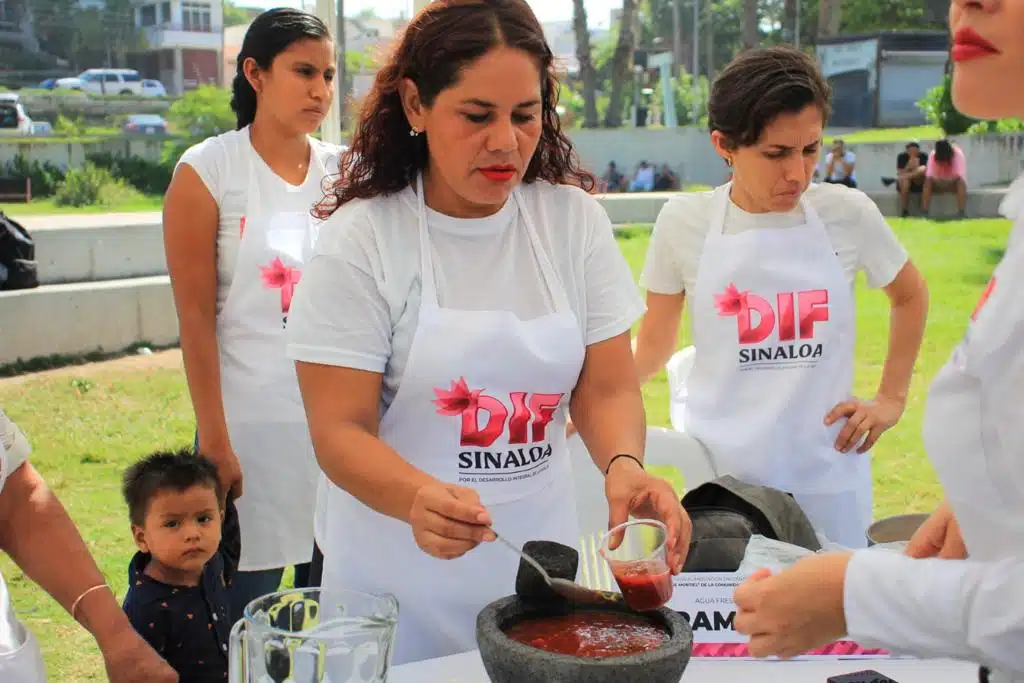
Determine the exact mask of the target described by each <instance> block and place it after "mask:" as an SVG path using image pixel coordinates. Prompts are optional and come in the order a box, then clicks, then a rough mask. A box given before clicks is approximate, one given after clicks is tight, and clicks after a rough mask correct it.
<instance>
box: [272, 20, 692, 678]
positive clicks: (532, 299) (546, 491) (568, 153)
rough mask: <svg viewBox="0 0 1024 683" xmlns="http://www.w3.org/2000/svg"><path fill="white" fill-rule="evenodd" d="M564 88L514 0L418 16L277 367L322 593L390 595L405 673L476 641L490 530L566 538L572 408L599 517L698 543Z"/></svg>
mask: <svg viewBox="0 0 1024 683" xmlns="http://www.w3.org/2000/svg"><path fill="white" fill-rule="evenodd" d="M557 83H558V81H557V78H556V74H555V67H554V58H553V55H552V52H551V49H550V47H549V46H548V44H547V43H546V41H545V38H544V32H543V30H542V28H541V25H540V23H539V22H538V21H537V18H536V16H535V15H534V14H533V12H532V11H531V10H530V7H529V5H528V4H527V2H526V0H477V1H476V2H473V1H470V2H467V1H466V0H434V2H432V3H430V4H429V5H427V6H426V7H425V8H424V9H423V10H421V12H420V13H419V14H418V15H417V16H416V17H415V18H414V19H413V20H412V22H411V23H410V25H409V27H408V28H407V29H406V31H405V32H404V34H403V37H402V38H401V39H400V41H399V43H398V44H397V46H396V49H395V51H394V53H393V56H392V57H391V59H390V60H389V61H387V62H386V63H384V64H383V65H382V66H381V70H380V71H379V72H378V75H377V79H376V81H375V83H374V86H373V88H372V89H371V91H370V93H369V94H368V95H367V99H366V104H365V105H364V107H363V109H362V111H361V112H360V115H359V120H358V121H357V122H356V126H355V132H354V134H353V138H352V142H351V149H350V150H349V152H347V153H346V156H345V157H344V160H343V163H342V169H343V170H342V176H341V179H340V183H339V184H338V185H337V186H336V187H335V190H334V197H333V198H332V200H331V201H329V202H328V205H327V206H326V207H325V210H327V211H333V213H332V214H331V216H330V218H329V219H328V220H327V222H326V223H325V225H324V229H323V231H322V233H321V238H320V241H319V243H318V244H317V248H316V253H315V254H314V255H313V257H312V258H311V259H310V261H309V263H308V264H307V267H306V271H305V279H304V281H303V286H302V287H301V288H300V289H299V291H298V293H297V294H296V299H295V303H294V305H293V310H292V316H291V320H290V323H289V329H288V336H289V343H288V354H289V355H290V356H291V357H292V358H294V359H296V361H298V362H297V364H296V365H297V368H298V375H299V383H300V387H301V389H302V396H303V400H304V402H305V406H306V412H307V413H308V415H309V425H310V431H311V433H312V435H313V442H314V445H315V448H316V455H317V459H318V460H319V462H320V465H321V467H322V468H323V470H324V472H325V473H326V475H327V477H329V479H330V482H331V484H330V485H329V487H327V496H326V497H327V514H326V516H325V519H326V529H325V534H324V537H323V538H324V541H323V542H322V546H323V554H324V558H325V559H324V570H323V584H322V586H323V590H324V595H325V598H324V601H323V602H325V603H327V604H328V605H329V604H330V602H331V599H330V595H331V593H330V591H332V590H334V589H336V588H348V589H357V590H361V591H364V592H369V593H391V594H394V595H395V596H397V598H398V602H399V604H400V606H401V607H400V609H401V618H400V619H399V621H398V634H397V641H396V649H395V654H394V661H395V663H396V664H399V663H405V662H411V661H419V660H422V659H429V658H433V657H440V656H444V655H448V654H453V653H456V652H461V651H466V650H471V649H473V648H475V647H476V639H475V625H476V617H477V614H478V613H479V612H480V610H482V609H483V608H484V607H485V606H486V605H487V604H488V603H490V602H492V601H493V600H496V599H498V598H500V597H503V596H506V595H509V594H511V593H513V592H514V587H515V581H516V571H517V568H518V566H519V562H518V560H517V559H516V557H515V555H513V554H511V553H510V552H509V550H508V549H506V548H502V547H500V546H499V545H496V544H492V543H491V542H490V541H494V540H496V539H495V536H494V534H495V533H499V534H502V536H503V537H505V538H507V539H508V540H509V541H510V542H512V543H515V544H517V545H521V544H523V543H525V542H526V541H530V540H546V541H555V542H560V543H562V544H564V545H567V546H569V547H570V548H576V547H578V545H579V533H580V532H579V529H578V525H577V520H576V514H575V503H574V490H573V478H572V474H571V469H570V462H569V453H568V449H567V446H566V437H565V422H566V413H567V410H571V412H572V414H573V416H574V418H575V420H576V424H577V425H578V427H579V431H580V434H581V436H582V437H583V440H584V442H585V444H586V446H587V448H588V449H589V451H590V453H591V454H592V456H593V460H594V464H595V465H596V466H597V467H598V468H600V470H601V471H602V473H605V475H606V479H605V495H606V496H607V499H608V501H609V509H610V513H609V516H610V520H609V521H610V522H611V523H612V524H617V523H619V522H624V521H625V520H626V519H627V516H628V515H629V514H633V515H634V516H636V517H657V518H659V519H661V520H663V521H664V522H665V523H666V525H667V527H668V530H669V540H668V548H669V564H670V565H671V566H670V567H668V568H666V569H667V570H669V569H671V570H672V571H675V572H678V571H679V570H680V569H681V568H682V562H683V558H684V556H685V552H686V550H687V549H688V547H689V530H690V526H689V520H688V518H687V517H686V516H685V512H684V511H683V508H682V506H681V504H680V501H679V499H678V497H677V496H676V494H675V492H674V491H673V490H672V487H671V486H670V485H669V484H668V482H666V481H664V480H662V479H659V478H657V477H654V476H651V475H650V474H648V473H647V472H646V471H645V469H644V467H643V464H642V461H643V454H644V438H645V434H646V424H645V416H644V406H643V400H642V397H641V392H640V386H639V384H638V382H637V378H636V372H635V370H634V368H633V364H632V357H631V353H630V346H629V330H630V326H631V325H632V324H633V322H634V321H635V320H636V319H637V318H639V316H640V315H641V313H642V311H643V303H642V301H641V300H640V298H639V296H638V294H637V291H636V287H635V285H634V284H633V280H632V276H631V274H630V271H629V268H628V265H627V263H626V261H625V258H624V257H623V256H622V254H621V252H620V251H619V249H618V247H617V245H616V243H615V239H614V236H613V233H612V226H611V224H610V221H609V220H608V216H607V214H605V212H604V211H603V210H602V209H601V206H600V205H599V204H598V203H597V201H596V199H594V198H593V197H591V196H589V195H588V194H587V192H586V191H584V189H581V186H582V187H583V188H586V189H587V190H591V189H593V188H594V186H595V179H594V178H593V176H591V175H590V174H589V173H586V172H584V171H582V170H580V168H579V166H578V165H577V161H576V156H575V153H574V151H573V149H572V145H571V143H570V141H569V139H568V138H567V137H566V136H565V135H564V134H562V133H561V132H560V130H559V125H558V114H557V113H556V112H555V103H556V100H557V92H558V91H557V88H558V85H557ZM492 527H493V529H492ZM325 614H326V612H325Z"/></svg>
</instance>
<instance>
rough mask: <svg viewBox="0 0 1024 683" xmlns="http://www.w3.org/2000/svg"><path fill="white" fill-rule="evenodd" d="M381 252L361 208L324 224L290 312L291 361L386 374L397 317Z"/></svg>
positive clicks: (351, 208) (341, 213)
mask: <svg viewBox="0 0 1024 683" xmlns="http://www.w3.org/2000/svg"><path fill="white" fill-rule="evenodd" d="M379 254H380V249H379V245H378V244H377V240H376V238H375V233H374V230H373V224H372V222H371V218H370V217H369V215H368V214H367V212H366V211H364V210H363V209H362V208H361V207H359V206H353V205H348V206H345V207H342V208H341V209H339V210H338V211H336V212H335V213H334V214H333V215H332V216H331V217H330V218H329V219H328V220H327V221H326V222H325V223H324V225H323V226H322V227H321V230H320V237H319V239H318V240H317V245H316V250H315V252H314V254H313V256H312V258H310V260H309V261H308V262H307V263H306V265H305V266H303V269H302V280H301V281H300V282H299V285H298V286H297V287H296V290H295V298H294V299H293V300H292V306H291V310H290V311H289V313H288V344H287V351H286V352H287V355H288V357H289V358H291V359H293V360H299V361H305V362H309V363H320V364H323V365H334V366H339V367H346V368H353V369H356V370H366V371H368V372H380V373H383V372H384V370H385V368H386V366H387V362H388V359H389V358H390V356H391V331H392V318H391V312H390V308H389V306H388V302H387V299H386V297H385V296H384V293H383V290H382V287H381V285H382V283H383V280H384V276H383V267H382V264H381V259H380V255H379Z"/></svg>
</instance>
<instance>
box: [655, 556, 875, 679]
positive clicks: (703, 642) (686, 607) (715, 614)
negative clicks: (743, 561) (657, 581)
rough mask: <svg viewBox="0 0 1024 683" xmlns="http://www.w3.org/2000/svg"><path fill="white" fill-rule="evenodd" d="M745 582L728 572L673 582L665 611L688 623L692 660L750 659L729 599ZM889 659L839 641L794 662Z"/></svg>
mask: <svg viewBox="0 0 1024 683" xmlns="http://www.w3.org/2000/svg"><path fill="white" fill-rule="evenodd" d="M745 578H746V576H745V575H742V574H735V573H730V572H707V573H690V574H687V573H684V574H678V575H677V576H675V577H674V578H673V581H672V584H673V586H672V599H671V600H670V601H669V603H668V607H669V608H670V609H673V610H675V611H677V612H681V613H682V615H683V617H685V619H686V620H687V621H688V622H689V623H690V628H692V629H693V656H694V657H729V658H743V659H751V656H750V652H749V651H748V650H747V640H748V639H747V637H746V636H744V635H742V634H740V633H737V632H736V627H735V624H734V622H735V619H736V604H735V603H734V602H733V599H732V596H733V592H734V591H735V590H736V587H737V586H739V585H740V584H741V583H742V582H743V580H744V579H745ZM892 656H893V655H892V654H891V653H890V652H888V651H886V650H878V649H872V648H865V647H861V646H860V645H858V644H857V643H855V642H853V641H848V640H841V641H837V642H835V643H831V644H829V645H826V646H825V647H822V648H819V649H817V650H813V651H811V652H808V653H806V654H805V655H802V656H800V657H797V658H796V659H808V658H818V657H826V658H832V659H838V658H844V659H845V658H858V659H861V658H863V659H873V658H889V657H892Z"/></svg>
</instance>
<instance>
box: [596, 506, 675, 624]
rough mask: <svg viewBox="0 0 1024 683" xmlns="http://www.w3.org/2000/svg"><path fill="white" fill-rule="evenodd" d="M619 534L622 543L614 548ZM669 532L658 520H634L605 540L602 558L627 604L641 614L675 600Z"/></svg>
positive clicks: (618, 528) (620, 527)
mask: <svg viewBox="0 0 1024 683" xmlns="http://www.w3.org/2000/svg"><path fill="white" fill-rule="evenodd" d="M617 534H621V535H622V540H621V542H620V543H619V544H618V545H617V546H616V547H615V548H612V547H611V544H612V541H613V540H614V539H615V537H616V535H617ZM667 540H668V528H667V527H666V526H665V525H664V524H663V523H661V522H659V521H658V520H656V519H633V520H630V521H628V522H624V523H622V524H620V525H618V526H616V527H613V528H612V529H609V530H608V531H607V532H605V534H604V535H603V536H602V537H601V550H600V552H601V556H602V557H603V558H604V560H605V562H607V563H608V568H609V569H610V570H611V572H612V576H614V577H615V582H616V583H617V584H619V590H621V591H622V597H623V599H624V600H625V601H626V604H627V605H629V606H630V607H631V608H633V609H635V610H636V611H638V612H645V611H649V610H654V609H658V608H659V607H661V606H663V605H664V604H665V603H667V602H668V601H669V599H670V598H671V597H672V572H671V570H670V569H669V566H668V559H667V557H666V549H665V543H666V541H667Z"/></svg>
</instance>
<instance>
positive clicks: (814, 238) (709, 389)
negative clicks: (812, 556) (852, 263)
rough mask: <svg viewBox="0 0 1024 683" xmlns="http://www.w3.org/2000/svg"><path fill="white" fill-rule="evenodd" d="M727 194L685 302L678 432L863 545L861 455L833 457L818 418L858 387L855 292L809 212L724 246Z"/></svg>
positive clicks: (865, 461)
mask: <svg viewBox="0 0 1024 683" xmlns="http://www.w3.org/2000/svg"><path fill="white" fill-rule="evenodd" d="M729 189H730V185H725V186H722V187H719V188H718V189H717V190H716V191H715V194H714V198H713V208H712V212H711V224H710V229H709V230H708V234H707V238H706V242H705V244H704V250H703V252H702V253H701V259H700V266H699V271H698V273H697V281H696V283H695V285H694V291H693V293H692V294H693V295H692V296H690V297H688V298H689V305H690V307H691V309H690V310H691V316H692V321H693V340H694V347H695V356H694V361H693V368H692V369H691V370H690V373H689V376H688V377H687V380H686V382H687V387H686V391H685V397H686V399H685V400H686V404H685V407H684V409H683V421H684V423H685V430H686V431H687V432H688V433H690V434H692V435H693V436H694V437H696V438H697V439H698V440H699V441H701V442H702V443H703V444H704V445H705V446H706V447H707V448H708V451H709V452H710V453H711V456H712V458H713V460H714V465H715V471H716V472H718V473H719V474H720V475H721V474H731V475H733V476H735V477H737V478H739V479H741V480H743V481H747V482H750V483H754V484H760V485H763V486H772V487H774V488H778V489H781V490H783V491H788V492H790V493H792V494H793V495H794V496H795V497H796V499H797V501H798V502H799V503H800V505H801V506H802V507H803V509H804V511H805V512H806V513H807V515H808V517H809V518H810V519H811V522H812V523H813V524H814V526H815V527H816V528H817V529H818V530H819V531H821V532H822V533H824V534H825V536H827V537H828V538H829V540H831V541H834V542H836V543H839V544H841V545H844V546H846V547H850V548H858V547H863V546H865V545H866V544H867V539H866V534H865V530H866V529H867V527H868V526H869V525H870V523H871V466H870V459H869V456H868V454H863V455H858V454H857V453H856V452H851V453H848V454H844V453H840V452H838V451H836V450H835V448H834V444H835V439H836V437H837V435H838V433H839V430H840V429H841V428H842V426H843V423H842V421H840V423H838V424H836V425H833V426H832V427H826V426H825V424H824V419H825V415H826V414H827V413H828V411H829V410H831V409H832V407H833V406H835V405H836V403H838V402H839V401H841V400H844V399H847V398H850V396H851V390H852V387H853V363H854V339H855V322H854V321H855V316H854V305H853V292H852V290H851V287H850V283H849V281H848V280H847V278H846V275H845V273H844V272H843V269H842V266H841V265H840V263H839V259H838V258H837V257H836V255H835V252H834V250H833V248H832V244H831V242H830V241H829V238H828V234H827V232H826V231H825V226H824V224H823V223H822V222H821V219H820V218H819V217H818V215H817V213H816V212H815V211H814V209H813V207H811V206H810V204H809V203H808V202H806V201H804V200H801V202H800V206H801V209H802V210H803V213H804V216H805V218H806V223H805V224H804V225H802V226H798V227H792V228H785V229H768V228H765V229H756V230H748V231H745V232H741V233H738V234H725V232H724V227H725V216H726V211H727V210H728V207H729Z"/></svg>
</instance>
